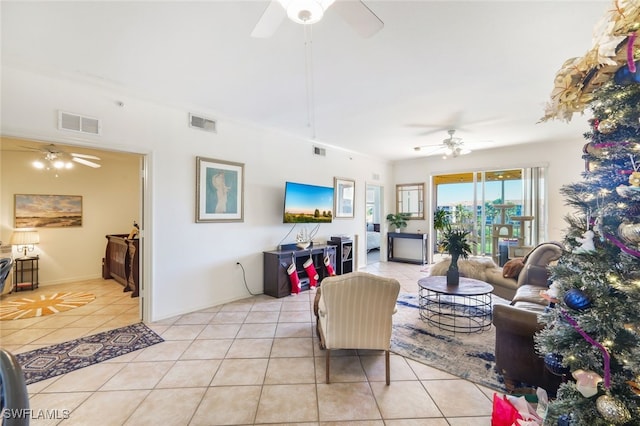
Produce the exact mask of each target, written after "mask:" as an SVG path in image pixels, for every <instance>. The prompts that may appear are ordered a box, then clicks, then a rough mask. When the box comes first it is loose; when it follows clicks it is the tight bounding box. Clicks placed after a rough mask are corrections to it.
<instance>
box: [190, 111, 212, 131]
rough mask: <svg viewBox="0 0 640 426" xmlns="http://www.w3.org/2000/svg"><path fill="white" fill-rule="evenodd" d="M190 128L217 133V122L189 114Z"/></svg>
mask: <svg viewBox="0 0 640 426" xmlns="http://www.w3.org/2000/svg"><path fill="white" fill-rule="evenodd" d="M189 126H190V127H195V128H196V129H200V130H204V131H205V132H212V133H215V132H216V122H215V120H212V119H211V118H206V117H202V116H200V115H195V114H189Z"/></svg>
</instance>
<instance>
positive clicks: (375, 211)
mask: <svg viewBox="0 0 640 426" xmlns="http://www.w3.org/2000/svg"><path fill="white" fill-rule="evenodd" d="M382 193H383V192H382V187H381V186H378V185H370V184H367V185H366V202H365V209H366V210H365V218H366V220H365V226H366V233H365V235H366V238H365V239H366V246H367V265H369V264H372V263H376V262H380V260H381V254H380V251H381V245H382V238H381V235H382V233H381V228H380V225H381V223H382V219H383V218H382Z"/></svg>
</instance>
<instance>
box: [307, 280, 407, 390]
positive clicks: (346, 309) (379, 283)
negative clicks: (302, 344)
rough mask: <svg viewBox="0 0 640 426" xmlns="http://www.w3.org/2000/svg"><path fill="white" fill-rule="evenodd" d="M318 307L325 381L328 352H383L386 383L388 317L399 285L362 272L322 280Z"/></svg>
mask: <svg viewBox="0 0 640 426" xmlns="http://www.w3.org/2000/svg"><path fill="white" fill-rule="evenodd" d="M321 290H322V293H321V296H320V300H319V303H318V331H319V333H320V341H321V342H320V345H321V347H324V348H325V349H326V381H327V383H329V371H330V363H331V350H332V349H379V350H383V351H385V363H386V379H387V385H388V384H389V383H390V368H389V349H390V347H391V326H392V315H393V314H394V313H395V311H396V301H397V299H398V293H399V292H400V283H399V282H398V280H396V279H393V278H384V277H379V276H376V275H372V274H369V273H366V272H352V273H349V274H345V275H338V276H334V277H328V278H325V279H324V280H323V281H322V285H321Z"/></svg>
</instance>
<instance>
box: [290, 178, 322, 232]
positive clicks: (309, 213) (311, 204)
mask: <svg viewBox="0 0 640 426" xmlns="http://www.w3.org/2000/svg"><path fill="white" fill-rule="evenodd" d="M332 220H333V188H331V187H328V186H317V185H307V184H304V183H295V182H287V183H286V185H285V189H284V219H283V221H284V223H331V221H332Z"/></svg>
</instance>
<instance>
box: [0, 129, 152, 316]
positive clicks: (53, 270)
mask: <svg viewBox="0 0 640 426" xmlns="http://www.w3.org/2000/svg"><path fill="white" fill-rule="evenodd" d="M52 144H53V145H52ZM49 145H51V146H55V148H56V149H59V150H60V152H62V155H64V157H65V158H66V157H70V156H72V155H71V154H69V153H74V152H78V153H80V154H81V155H85V156H86V155H91V156H93V157H94V158H95V159H93V160H92V161H93V162H94V163H96V164H98V167H94V166H91V167H89V166H86V165H84V164H83V163H82V162H74V163H73V168H71V169H68V170H67V169H65V170H62V171H60V172H58V171H55V170H48V169H43V170H36V169H35V168H34V167H32V165H33V162H34V160H37V159H38V157H39V156H41V155H42V153H43V150H42V149H43V147H48V146H49ZM0 150H1V151H2V160H3V166H6V167H3V177H5V179H3V185H2V192H3V194H2V200H4V201H6V202H7V206H9V205H11V204H12V201H11V197H12V194H14V193H31V194H59V193H62V194H77V195H81V196H82V205H83V215H90V217H89V216H88V217H85V218H84V220H83V224H82V227H81V228H77V227H76V228H75V229H73V228H68V229H64V228H61V227H58V228H53V227H47V228H41V229H40V234H41V238H40V239H41V244H40V246H41V247H42V249H43V250H44V251H43V252H42V253H43V254H44V255H45V256H44V259H42V260H46V259H47V258H48V259H49V261H48V262H49V265H48V266H49V267H48V269H47V272H48V276H47V279H46V281H47V282H48V283H49V284H65V283H70V282H81V281H83V280H86V279H89V278H90V277H92V276H93V275H95V276H96V277H101V276H102V274H101V271H100V260H101V259H102V258H103V257H104V256H105V249H106V245H107V240H106V239H105V235H107V234H129V232H130V230H131V229H132V225H133V221H136V222H137V224H138V226H139V227H140V231H141V232H140V235H139V237H138V238H139V249H140V253H139V257H140V266H141V267H140V268H139V274H140V276H139V283H140V292H139V297H138V298H137V300H136V302H137V304H138V311H139V316H140V318H142V319H143V320H148V319H149V318H148V309H145V308H146V307H148V306H149V304H148V300H147V299H148V297H145V296H147V292H146V291H145V284H146V280H145V279H144V278H145V276H146V275H147V274H146V271H148V267H149V265H148V262H149V261H150V256H149V255H148V253H147V252H148V250H147V248H148V244H147V243H148V241H146V240H147V238H146V237H145V236H144V235H145V228H146V226H145V225H147V224H148V221H147V220H145V219H146V218H147V217H148V214H149V212H146V211H145V209H144V200H145V198H146V197H147V194H145V187H146V179H147V174H146V172H145V170H146V168H147V161H148V159H147V155H145V154H140V153H133V152H116V151H112V150H105V149H101V148H99V147H98V148H96V147H93V146H92V147H88V146H78V145H69V144H66V143H65V142H60V143H58V141H53V142H52V141H40V140H32V139H28V138H14V137H6V136H3V137H2V138H1V139H0ZM74 155H78V154H74ZM74 158H75V157H74ZM81 158H82V157H81ZM16 176H19V178H16ZM96 194H100V195H99V196H97V195H96ZM114 208H117V211H114V210H113V209H114ZM109 212H111V213H109ZM124 223H126V225H123V224H124ZM2 224H3V228H4V229H5V230H7V229H8V230H9V231H10V230H11V229H12V228H13V227H14V221H13V218H12V214H11V213H10V212H9V211H7V210H3V218H2ZM146 231H147V233H148V229H146ZM53 259H56V260H55V261H53ZM143 259H144V260H143ZM65 262H66V263H65ZM42 263H43V262H42V261H41V264H40V266H41V268H42V267H43V264H42ZM79 265H80V266H79ZM96 265H97V270H96ZM41 278H42V275H41Z"/></svg>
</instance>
